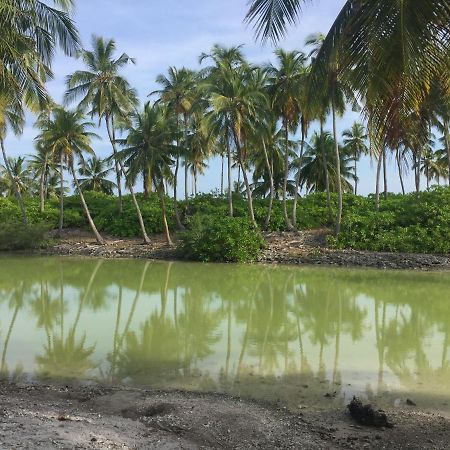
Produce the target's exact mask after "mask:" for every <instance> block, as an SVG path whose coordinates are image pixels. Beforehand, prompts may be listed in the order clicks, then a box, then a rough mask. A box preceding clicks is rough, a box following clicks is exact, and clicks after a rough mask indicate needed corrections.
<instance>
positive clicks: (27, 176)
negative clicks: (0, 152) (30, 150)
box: [0, 156, 33, 197]
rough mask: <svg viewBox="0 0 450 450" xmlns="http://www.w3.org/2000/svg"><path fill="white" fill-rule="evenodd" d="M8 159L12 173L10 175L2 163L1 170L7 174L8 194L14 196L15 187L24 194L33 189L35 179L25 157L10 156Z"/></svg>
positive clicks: (5, 178) (5, 177)
mask: <svg viewBox="0 0 450 450" xmlns="http://www.w3.org/2000/svg"><path fill="white" fill-rule="evenodd" d="M7 159H8V167H9V170H10V174H11V175H10V176H9V175H8V172H7V169H6V167H5V166H3V165H0V171H1V172H2V174H6V176H4V177H3V179H4V180H5V182H6V195H8V196H11V197H12V196H14V192H15V189H17V190H18V191H19V192H20V195H22V196H23V195H24V194H27V193H29V192H30V191H32V188H33V186H32V181H33V180H32V177H31V172H30V168H29V167H28V166H27V163H26V160H25V158H23V157H22V156H18V157H17V158H11V157H9V158H7ZM11 177H12V178H11ZM14 185H15V189H14Z"/></svg>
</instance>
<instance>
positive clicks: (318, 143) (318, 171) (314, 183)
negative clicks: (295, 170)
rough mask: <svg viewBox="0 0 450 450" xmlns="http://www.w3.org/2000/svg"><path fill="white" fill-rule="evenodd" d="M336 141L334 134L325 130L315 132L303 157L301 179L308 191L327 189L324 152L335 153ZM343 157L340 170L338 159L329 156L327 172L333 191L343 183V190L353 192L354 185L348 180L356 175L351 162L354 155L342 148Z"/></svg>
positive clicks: (302, 184) (336, 190)
mask: <svg viewBox="0 0 450 450" xmlns="http://www.w3.org/2000/svg"><path fill="white" fill-rule="evenodd" d="M334 146H335V144H334V141H333V136H332V135H331V134H330V133H328V132H324V134H323V135H319V134H318V133H314V135H313V137H312V139H311V142H310V144H309V146H308V149H307V151H306V152H305V155H304V157H303V164H302V166H301V167H300V181H301V186H302V187H304V188H305V189H306V191H307V192H320V191H325V188H326V186H325V184H326V180H325V176H324V173H323V165H322V164H323V158H322V152H323V151H326V152H327V153H328V156H330V155H333V153H334ZM340 151H341V153H342V158H340V164H341V167H340V170H339V171H338V170H337V168H336V161H335V159H334V158H327V163H328V165H327V172H328V180H329V183H330V190H331V192H338V190H339V184H342V186H343V190H344V191H346V192H352V190H353V189H352V186H351V184H350V182H349V181H348V180H354V178H355V175H354V173H353V170H352V169H351V163H352V160H353V156H352V155H348V154H346V152H344V151H343V150H341V149H340ZM338 176H340V177H341V180H340V181H341V182H340V183H339V181H338Z"/></svg>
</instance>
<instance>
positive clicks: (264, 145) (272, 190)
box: [262, 139, 274, 231]
mask: <svg viewBox="0 0 450 450" xmlns="http://www.w3.org/2000/svg"><path fill="white" fill-rule="evenodd" d="M262 146H263V150H264V159H265V161H266V166H267V172H268V174H269V189H270V194H269V207H268V209H267V216H266V220H265V221H264V230H266V231H267V230H268V229H269V224H270V216H271V215H272V207H273V197H274V189H273V172H272V167H271V165H270V161H269V155H268V154H267V148H266V142H265V141H264V139H263V140H262Z"/></svg>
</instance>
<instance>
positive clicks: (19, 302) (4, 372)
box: [0, 281, 25, 378]
mask: <svg viewBox="0 0 450 450" xmlns="http://www.w3.org/2000/svg"><path fill="white" fill-rule="evenodd" d="M24 284H25V282H24V281H22V282H21V283H20V287H19V288H15V289H14V291H13V293H12V295H11V298H10V302H9V303H10V305H11V306H12V305H13V306H14V312H13V315H12V317H11V322H10V323H9V327H8V332H7V333H6V337H5V342H4V344H3V352H2V362H1V366H0V376H1V378H7V377H8V367H7V365H6V354H7V351H8V345H9V341H10V339H11V334H12V331H13V328H14V324H15V323H16V319H17V315H18V314H19V310H20V309H21V308H22V307H23V293H24Z"/></svg>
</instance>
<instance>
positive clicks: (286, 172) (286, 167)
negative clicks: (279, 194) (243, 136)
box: [283, 119, 294, 231]
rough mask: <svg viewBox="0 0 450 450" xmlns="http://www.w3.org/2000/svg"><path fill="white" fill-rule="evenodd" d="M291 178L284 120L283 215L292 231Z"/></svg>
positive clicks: (287, 135)
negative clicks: (289, 191)
mask: <svg viewBox="0 0 450 450" xmlns="http://www.w3.org/2000/svg"><path fill="white" fill-rule="evenodd" d="M288 178H289V130H288V123H287V120H286V119H285V120H284V179H283V215H284V223H285V225H286V229H287V230H289V231H292V230H293V229H294V227H293V226H292V223H291V221H290V220H289V216H288V212H287V184H288Z"/></svg>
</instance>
